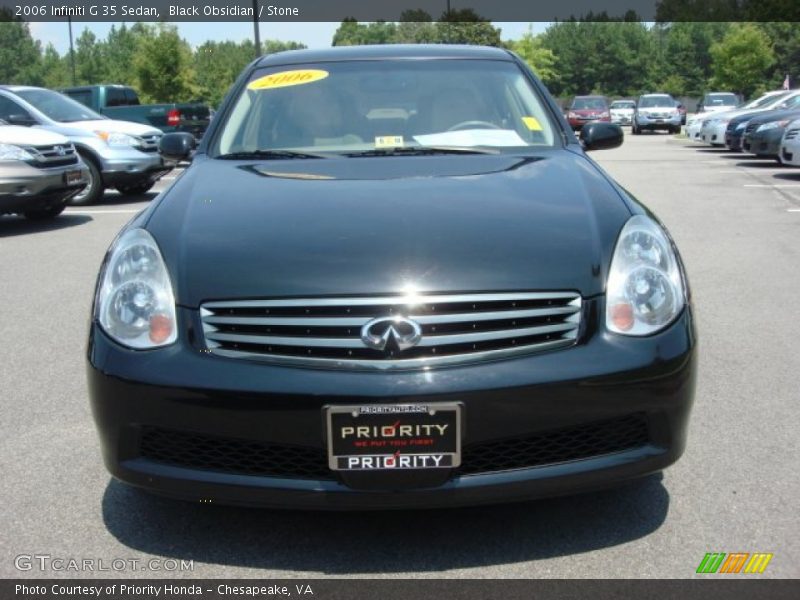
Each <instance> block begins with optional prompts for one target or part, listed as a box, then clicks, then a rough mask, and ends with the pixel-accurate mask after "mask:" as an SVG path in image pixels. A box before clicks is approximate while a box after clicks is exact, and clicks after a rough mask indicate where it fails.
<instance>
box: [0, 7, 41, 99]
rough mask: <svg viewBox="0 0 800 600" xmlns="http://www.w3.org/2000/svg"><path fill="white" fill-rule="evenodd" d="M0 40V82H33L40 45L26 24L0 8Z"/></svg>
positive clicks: (36, 72)
mask: <svg viewBox="0 0 800 600" xmlns="http://www.w3.org/2000/svg"><path fill="white" fill-rule="evenodd" d="M6 19H7V20H6ZM0 40H2V42H0V82H3V83H28V84H30V83H33V82H32V81H31V78H32V77H35V76H36V75H37V74H38V68H37V67H38V63H39V56H40V53H41V47H40V44H39V42H38V41H36V40H34V39H33V38H32V37H31V31H30V27H29V26H28V24H27V23H24V22H22V21H19V20H16V19H14V18H13V17H12V16H11V13H10V12H8V11H6V10H5V9H2V10H0Z"/></svg>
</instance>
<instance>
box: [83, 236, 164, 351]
mask: <svg viewBox="0 0 800 600" xmlns="http://www.w3.org/2000/svg"><path fill="white" fill-rule="evenodd" d="M94 316H95V319H97V321H98V322H99V323H100V326H101V327H102V328H103V330H104V331H105V332H106V333H107V334H108V335H110V336H111V337H112V338H114V339H115V340H116V341H118V342H119V343H120V344H123V345H124V346H128V347H130V348H137V349H144V348H156V347H158V346H166V345H167V344H171V343H173V342H174V341H175V340H176V339H177V338H178V331H177V322H176V318H175V297H174V295H173V293H172V283H171V282H170V279H169V274H168V273H167V268H166V266H165V265H164V260H163V258H161V252H160V251H159V249H158V246H157V245H156V242H155V240H154V239H153V238H152V236H151V235H150V234H149V233H148V232H147V231H145V230H144V229H131V230H130V231H127V232H125V233H124V234H123V235H122V236H121V237H120V238H119V239H117V240H116V241H115V242H114V244H113V246H112V247H111V249H110V250H109V257H108V260H107V261H106V263H105V269H104V271H103V273H102V275H101V279H100V283H99V287H98V290H97V301H96V302H95V315H94Z"/></svg>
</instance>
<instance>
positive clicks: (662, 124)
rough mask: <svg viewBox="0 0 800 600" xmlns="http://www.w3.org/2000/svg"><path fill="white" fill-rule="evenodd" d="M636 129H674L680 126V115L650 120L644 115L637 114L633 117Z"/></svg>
mask: <svg viewBox="0 0 800 600" xmlns="http://www.w3.org/2000/svg"><path fill="white" fill-rule="evenodd" d="M634 120H635V121H636V127H637V128H639V129H647V130H658V129H674V128H676V127H680V126H681V117H680V115H675V116H673V117H669V118H663V119H659V118H651V117H646V116H644V115H640V114H637V115H636V116H635V117H634Z"/></svg>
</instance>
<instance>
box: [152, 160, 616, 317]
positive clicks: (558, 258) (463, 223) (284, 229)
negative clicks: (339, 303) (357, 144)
mask: <svg viewBox="0 0 800 600" xmlns="http://www.w3.org/2000/svg"><path fill="white" fill-rule="evenodd" d="M629 215H630V212H629V210H628V208H627V206H626V205H625V203H624V202H623V201H622V199H621V198H620V195H619V193H618V192H617V190H616V188H615V187H613V186H612V185H611V184H610V183H609V181H608V180H607V179H606V178H605V176H604V175H602V174H601V172H600V171H599V169H598V168H597V167H596V166H595V165H594V164H593V163H592V162H590V161H589V160H587V159H586V158H585V157H584V156H581V155H579V154H578V153H576V152H571V151H567V150H551V151H545V152H542V154H541V155H539V156H537V157H527V158H526V157H519V156H508V155H465V156H423V157H401V156H391V157H371V158H341V159H339V158H334V159H306V160H272V161H261V162H254V161H229V160H215V159H208V158H205V157H198V159H197V160H196V161H195V162H194V164H192V166H191V167H189V168H188V169H187V171H186V172H185V173H184V174H183V175H182V176H181V177H180V178H179V179H178V180H177V181H176V183H175V184H174V185H173V187H172V188H171V189H170V190H169V191H168V192H167V193H166V195H165V196H164V197H163V198H162V199H161V201H160V203H159V205H158V207H157V208H156V209H155V210H154V211H153V212H152V214H151V217H150V219H149V221H148V223H147V229H148V230H149V231H150V232H151V233H152V234H153V236H154V237H155V239H156V241H157V242H158V244H159V246H160V247H161V250H162V253H163V255H164V258H165V261H166V263H167V266H168V268H169V270H170V273H171V275H172V277H173V284H174V286H175V288H176V293H177V301H178V303H179V304H182V305H185V306H191V307H195V306H197V305H198V304H200V303H201V302H203V301H207V300H213V299H225V298H264V297H287V296H299V297H302V296H317V295H336V294H345V295H360V294H386V293H399V292H402V291H405V290H407V289H409V288H414V289H416V290H418V291H421V292H455V291H463V292H466V291H474V292H482V291H499V290H578V291H580V292H581V293H582V294H583V295H584V296H590V295H594V294H599V293H602V292H603V290H604V286H605V277H606V269H607V266H608V263H609V262H610V255H611V252H612V251H613V245H614V242H615V240H616V236H617V234H618V233H619V230H620V228H621V227H622V224H623V223H624V222H625V220H626V219H627V218H628V216H629Z"/></svg>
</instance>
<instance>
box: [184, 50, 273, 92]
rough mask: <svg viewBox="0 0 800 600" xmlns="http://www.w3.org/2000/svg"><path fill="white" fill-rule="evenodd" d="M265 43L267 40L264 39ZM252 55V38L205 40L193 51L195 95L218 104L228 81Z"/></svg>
mask: <svg viewBox="0 0 800 600" xmlns="http://www.w3.org/2000/svg"><path fill="white" fill-rule="evenodd" d="M267 43H268V42H267ZM252 59H253V42H251V41H250V40H246V41H244V42H241V43H239V44H237V43H236V42H231V41H227V42H205V43H204V44H202V45H201V46H198V47H197V49H196V50H195V53H194V70H195V72H196V73H197V85H198V95H199V97H200V98H202V99H203V101H204V102H208V103H209V104H211V106H214V107H216V106H219V103H220V102H221V101H222V98H223V97H224V96H225V94H226V93H227V91H228V89H229V88H230V86H231V84H233V82H234V81H235V80H236V77H238V75H239V73H241V71H242V69H244V67H245V66H246V65H247V64H248V63H249V62H250V61H251V60H252Z"/></svg>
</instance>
